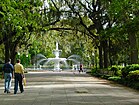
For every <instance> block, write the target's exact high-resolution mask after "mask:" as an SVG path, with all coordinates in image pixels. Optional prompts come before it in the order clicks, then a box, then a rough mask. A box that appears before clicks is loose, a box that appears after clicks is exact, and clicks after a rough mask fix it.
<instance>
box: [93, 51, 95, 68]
mask: <svg viewBox="0 0 139 105" xmlns="http://www.w3.org/2000/svg"><path fill="white" fill-rule="evenodd" d="M92 56H93V67H94V66H95V54H94V52H92Z"/></svg>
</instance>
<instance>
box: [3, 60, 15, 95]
mask: <svg viewBox="0 0 139 105" xmlns="http://www.w3.org/2000/svg"><path fill="white" fill-rule="evenodd" d="M2 70H3V74H4V79H5V81H4V87H5V90H4V93H10V88H11V82H12V76H13V70H14V67H13V65H12V64H11V59H8V61H7V63H6V64H4V66H3V68H2Z"/></svg>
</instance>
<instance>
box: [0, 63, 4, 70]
mask: <svg viewBox="0 0 139 105" xmlns="http://www.w3.org/2000/svg"><path fill="white" fill-rule="evenodd" d="M2 67H3V64H0V72H2Z"/></svg>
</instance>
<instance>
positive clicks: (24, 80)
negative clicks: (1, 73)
mask: <svg viewBox="0 0 139 105" xmlns="http://www.w3.org/2000/svg"><path fill="white" fill-rule="evenodd" d="M23 83H24V86H26V78H25V77H24V78H23Z"/></svg>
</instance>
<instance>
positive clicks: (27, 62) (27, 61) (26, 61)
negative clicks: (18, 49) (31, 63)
mask: <svg viewBox="0 0 139 105" xmlns="http://www.w3.org/2000/svg"><path fill="white" fill-rule="evenodd" d="M27 67H28V54H26V68H27Z"/></svg>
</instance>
